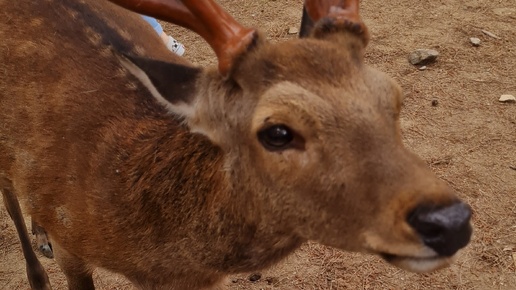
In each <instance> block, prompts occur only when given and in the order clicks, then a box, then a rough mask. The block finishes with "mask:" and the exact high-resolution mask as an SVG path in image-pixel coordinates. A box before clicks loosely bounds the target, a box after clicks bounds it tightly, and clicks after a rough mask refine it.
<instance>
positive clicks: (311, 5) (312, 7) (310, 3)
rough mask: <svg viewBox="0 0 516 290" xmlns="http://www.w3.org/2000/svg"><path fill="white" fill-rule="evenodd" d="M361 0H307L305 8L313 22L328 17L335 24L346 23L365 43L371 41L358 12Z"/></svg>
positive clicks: (345, 25) (347, 27) (346, 26)
mask: <svg viewBox="0 0 516 290" xmlns="http://www.w3.org/2000/svg"><path fill="white" fill-rule="evenodd" d="M358 1H359V0H305V10H306V13H307V14H308V16H309V17H310V18H311V20H312V21H313V22H317V21H319V20H320V19H322V18H327V19H329V20H330V21H331V23H332V24H333V25H334V26H337V25H344V27H345V28H346V29H348V30H350V31H352V32H353V33H355V34H357V35H359V36H360V37H361V38H362V40H363V42H364V44H367V42H368V41H369V34H368V31H367V27H366V26H365V24H364V23H363V22H362V19H361V18H360V15H359V12H358Z"/></svg>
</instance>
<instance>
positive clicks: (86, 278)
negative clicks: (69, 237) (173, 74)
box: [52, 241, 95, 290]
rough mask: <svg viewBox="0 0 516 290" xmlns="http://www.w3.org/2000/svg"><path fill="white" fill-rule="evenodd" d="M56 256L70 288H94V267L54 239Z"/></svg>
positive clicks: (84, 289)
mask: <svg viewBox="0 0 516 290" xmlns="http://www.w3.org/2000/svg"><path fill="white" fill-rule="evenodd" d="M52 246H53V248H52V249H53V252H54V258H55V260H56V262H57V264H58V265H59V267H60V268H61V270H62V271H63V273H64V274H65V276H66V281H67V282H68V289H70V290H94V289H95V286H94V285H93V277H92V275H93V269H92V268H91V267H89V266H88V264H87V263H86V262H84V261H83V260H82V259H81V258H79V257H77V256H75V255H73V254H71V253H69V252H68V251H66V250H65V249H63V248H62V247H61V246H60V245H59V244H58V243H57V242H56V241H53V243H52Z"/></svg>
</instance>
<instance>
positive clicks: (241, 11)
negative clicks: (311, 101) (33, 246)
mask: <svg viewBox="0 0 516 290" xmlns="http://www.w3.org/2000/svg"><path fill="white" fill-rule="evenodd" d="M220 2H221V3H222V4H223V5H224V6H225V7H226V8H227V9H228V10H229V11H230V12H231V13H232V15H234V16H235V17H236V18H237V19H238V20H239V21H241V22H242V23H244V24H246V25H249V26H255V27H260V28H261V29H262V30H263V31H265V32H266V33H267V34H268V36H269V37H270V38H271V39H272V40H273V41H283V40H286V39H289V38H291V37H295V36H294V35H289V34H288V33H287V30H288V28H289V27H292V26H294V27H297V26H298V24H299V21H300V15H301V4H302V3H301V2H302V1H301V0H281V1H280V0H277V1H273V0H257V1H252V0H225V1H222V0H221V1H220ZM362 15H363V18H364V19H365V22H366V24H367V25H368V26H369V28H370V31H371V34H372V39H371V43H370V45H369V47H368V49H367V62H368V63H369V64H371V65H372V66H374V67H377V68H379V69H381V70H383V71H385V72H387V73H389V74H390V75H391V76H393V77H394V78H396V80H397V81H398V82H399V83H400V84H401V85H402V87H403V89H404V91H405V95H406V98H405V105H404V109H403V112H402V129H403V133H404V140H405V142H406V145H407V146H408V147H410V148H411V149H413V150H414V151H415V152H416V153H417V154H418V155H420V156H421V157H422V158H423V159H424V160H426V162H427V163H428V165H429V166H431V167H432V169H433V170H434V171H435V172H436V173H437V174H438V175H439V176H440V177H441V178H443V179H444V180H446V181H447V182H448V183H449V184H450V185H451V186H453V188H455V189H456V190H457V192H458V194H459V196H460V197H461V198H463V199H464V200H466V201H467V202H468V203H469V204H471V206H472V207H473V210H474V215H473V224H474V227H475V232H474V236H473V240H472V243H471V244H470V245H469V246H468V247H467V248H466V249H465V250H463V251H461V252H460V254H459V257H458V260H457V262H456V263H455V264H454V265H453V266H451V267H450V268H447V269H443V270H440V271H437V272H435V273H431V274H425V275H422V274H412V273H407V272H404V271H401V270H399V269H396V268H394V267H392V266H389V265H388V264H386V263H385V262H383V261H382V260H381V259H379V258H377V257H373V256H369V255H363V254H350V253H344V252H341V251H338V250H335V249H331V248H326V247H324V246H320V245H316V244H307V245H305V246H304V247H302V249H300V250H299V251H297V252H296V253H294V254H293V255H292V256H290V257H289V258H288V259H287V260H286V261H284V262H283V263H281V264H280V265H277V266H276V267H274V268H272V269H269V270H267V271H264V272H263V273H261V274H262V277H261V279H259V280H258V281H255V282H251V281H249V279H248V276H249V275H248V274H245V275H240V276H236V277H232V280H231V281H230V282H229V284H228V286H229V289H414V290H415V289H508V290H509V289H516V266H515V259H516V170H515V168H516V104H502V103H499V102H498V98H499V97H500V95H502V94H513V95H516V1H514V0H496V1H482V0H448V1H444V0H437V1H428V0H421V1H408V0H400V1H381V0H365V1H362ZM166 30H167V32H169V33H170V34H172V35H173V36H174V37H176V38H177V39H179V40H180V41H181V42H183V43H184V44H185V45H186V49H187V54H186V55H185V57H186V58H188V59H189V60H191V61H192V62H194V63H196V64H199V65H203V66H205V65H212V64H214V55H213V53H212V52H211V50H210V49H209V47H208V46H207V45H206V44H205V43H204V42H203V41H202V40H201V39H200V38H199V37H198V36H196V35H194V34H192V33H190V32H188V31H185V30H183V29H180V28H177V27H174V26H166ZM482 30H488V31H490V32H492V33H494V34H495V35H497V36H498V37H499V39H497V38H494V37H491V36H488V35H486V34H484V33H482ZM470 37H478V38H480V39H481V40H482V43H481V45H480V46H479V47H473V46H472V45H471V44H470V43H469V38H470ZM418 48H433V49H436V50H438V51H439V52H440V53H441V55H440V57H439V59H438V61H437V62H436V63H434V64H432V65H429V66H428V68H427V69H426V70H418V68H417V67H415V66H412V65H410V64H409V63H408V62H407V54H408V53H409V52H410V51H412V50H414V49H418ZM435 101H436V102H437V106H433V105H432V102H434V103H435ZM511 167H512V168H511ZM513 257H514V258H513ZM41 260H42V262H43V263H44V265H45V267H46V268H47V269H48V272H49V274H50V278H51V280H52V282H53V284H54V287H55V288H56V289H65V288H66V286H65V285H66V284H65V280H64V277H63V276H62V274H61V273H60V270H59V268H58V267H57V266H56V265H55V263H54V261H52V260H49V259H45V258H42V259H41ZM178 266H180V265H178ZM96 283H97V286H98V288H99V289H132V287H131V286H130V285H129V284H128V283H127V282H126V281H125V280H124V279H123V278H122V277H118V276H116V275H113V274H109V273H105V272H100V273H97V274H96ZM0 289H28V284H27V282H26V278H25V270H24V261H23V258H22V255H21V253H20V250H19V245H18V241H17V237H16V235H15V231H14V228H13V226H12V223H11V221H10V220H9V218H8V216H7V214H6V212H5V210H4V209H3V207H1V208H0Z"/></svg>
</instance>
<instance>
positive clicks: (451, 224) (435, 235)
mask: <svg viewBox="0 0 516 290" xmlns="http://www.w3.org/2000/svg"><path fill="white" fill-rule="evenodd" d="M470 218H471V208H470V207H469V206H468V205H467V204H465V203H463V202H455V203H453V204H451V205H449V206H446V207H435V206H427V205H426V206H419V207H417V208H416V209H415V210H414V211H413V212H412V213H411V214H410V215H409V216H408V223H409V224H410V225H411V226H412V227H413V228H414V229H415V230H416V231H417V233H418V234H419V235H420V236H421V238H422V240H423V242H424V243H425V245H427V246H428V247H430V248H432V249H433V250H434V251H435V252H437V253H438V254H439V255H441V256H452V255H453V254H455V253H456V252H457V251H458V250H459V249H460V248H463V247H464V246H466V245H467V244H468V242H469V240H470V238H471V232H472V229H471V225H470V223H469V221H470Z"/></svg>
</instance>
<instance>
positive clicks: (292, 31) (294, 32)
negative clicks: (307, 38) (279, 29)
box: [288, 27, 299, 34]
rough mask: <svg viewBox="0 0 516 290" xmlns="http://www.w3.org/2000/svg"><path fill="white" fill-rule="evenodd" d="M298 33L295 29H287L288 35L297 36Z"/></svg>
mask: <svg viewBox="0 0 516 290" xmlns="http://www.w3.org/2000/svg"><path fill="white" fill-rule="evenodd" d="M298 33H299V29H298V28H297V27H290V28H289V29H288V34H298Z"/></svg>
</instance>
